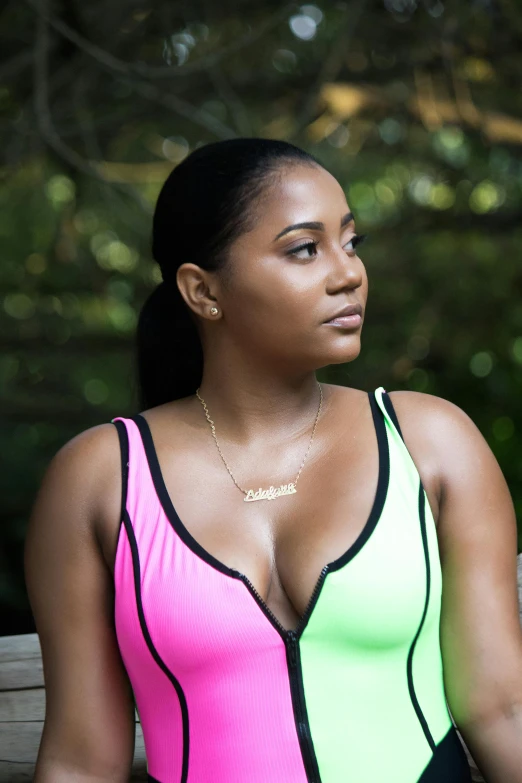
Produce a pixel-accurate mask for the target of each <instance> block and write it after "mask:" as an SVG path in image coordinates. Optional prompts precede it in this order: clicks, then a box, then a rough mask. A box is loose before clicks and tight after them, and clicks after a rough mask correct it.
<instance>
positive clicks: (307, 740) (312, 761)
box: [286, 631, 321, 783]
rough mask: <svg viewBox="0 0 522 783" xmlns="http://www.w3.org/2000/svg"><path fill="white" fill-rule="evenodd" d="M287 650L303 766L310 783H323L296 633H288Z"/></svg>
mask: <svg viewBox="0 0 522 783" xmlns="http://www.w3.org/2000/svg"><path fill="white" fill-rule="evenodd" d="M286 649H287V660H288V670H289V677H290V691H291V694H292V704H293V708H294V718H295V726H296V729H297V737H298V739H299V746H300V748H301V755H302V758H303V765H304V768H305V772H306V779H307V781H308V783H321V777H320V775H319V767H318V765H317V759H316V756H315V751H314V746H313V743H312V737H311V734H310V724H309V722H308V716H307V714H306V706H305V702H304V689H303V675H302V672H301V665H300V663H301V658H300V654H299V640H298V638H297V636H296V633H295V631H288V632H287V635H286Z"/></svg>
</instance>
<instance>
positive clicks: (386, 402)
mask: <svg viewBox="0 0 522 783" xmlns="http://www.w3.org/2000/svg"><path fill="white" fill-rule="evenodd" d="M382 392H383V393H382V401H383V403H384V407H385V408H386V410H387V411H388V415H389V417H390V419H391V420H392V421H393V423H394V424H395V427H396V429H397V432H398V433H399V435H400V436H401V438H402V440H403V441H404V437H403V434H402V430H401V427H400V424H399V419H398V418H397V414H396V413H395V408H394V407H393V404H392V401H391V399H390V396H389V394H388V392H387V391H386V389H383V390H382Z"/></svg>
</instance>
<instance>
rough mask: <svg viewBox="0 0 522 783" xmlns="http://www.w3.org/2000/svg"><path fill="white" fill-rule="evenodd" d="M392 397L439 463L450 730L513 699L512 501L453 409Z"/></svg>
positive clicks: (519, 694) (516, 624)
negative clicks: (410, 412) (419, 426)
mask: <svg viewBox="0 0 522 783" xmlns="http://www.w3.org/2000/svg"><path fill="white" fill-rule="evenodd" d="M396 397H398V398H401V399H397V404H396V408H397V410H398V416H399V418H401V414H400V409H401V408H402V407H403V408H404V412H405V413H406V408H407V407H408V406H411V407H412V408H413V409H414V411H415V413H414V416H415V417H418V419H419V421H420V418H421V417H422V422H423V424H422V433H421V435H418V434H417V435H415V438H418V437H423V438H424V439H425V440H426V439H427V441H428V443H429V447H430V448H431V450H432V453H434V454H435V455H436V462H437V464H438V466H439V473H440V475H439V486H440V496H439V510H438V525H437V534H438V540H439V551H440V556H441V567H442V608H441V628H440V639H441V649H442V657H443V667H444V683H445V690H446V698H447V701H448V705H449V708H450V710H451V713H452V716H453V718H454V719H455V722H456V723H457V725H458V726H459V727H466V726H469V725H470V724H473V723H475V722H483V721H486V722H487V721H489V720H491V719H494V718H497V717H499V716H501V715H503V714H508V713H509V711H510V709H511V707H512V705H514V704H522V631H521V628H520V620H519V606H518V593H517V566H516V559H517V526H516V517H515V511H514V507H513V502H512V499H511V495H510V492H509V489H508V486H507V484H506V480H505V478H504V476H503V474H502V471H501V469H500V466H499V464H498V462H497V460H496V458H495V456H494V454H493V452H492V451H491V449H490V448H489V446H488V444H487V442H486V441H485V439H484V437H483V436H482V434H481V433H480V431H479V429H478V428H477V427H476V425H475V424H474V422H473V421H472V420H471V419H470V417H469V416H468V415H467V414H466V413H465V412H464V411H463V410H462V409H461V408H459V407H458V406H456V405H454V404H453V403H451V402H449V401H448V400H444V399H442V398H440V397H435V396H432V395H428V394H421V393H418V392H395V393H394V396H393V402H394V404H395V403H396ZM406 418H407V417H406V416H403V417H402V419H403V420H406ZM406 439H407V438H406V435H405V440H406Z"/></svg>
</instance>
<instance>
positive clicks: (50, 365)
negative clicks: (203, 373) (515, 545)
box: [0, 0, 522, 634]
mask: <svg viewBox="0 0 522 783" xmlns="http://www.w3.org/2000/svg"><path fill="white" fill-rule="evenodd" d="M0 25H1V28H0V29H1V31H2V38H3V46H2V53H1V55H0V85H1V86H0V106H1V109H2V113H3V122H2V124H1V142H2V143H1V147H0V156H1V159H2V181H1V187H0V199H1V210H0V236H1V242H2V251H1V267H0V269H1V275H0V346H1V352H0V400H1V408H2V418H1V421H0V427H1V429H0V438H1V441H0V443H1V451H0V454H1V455H2V458H3V465H4V467H3V469H2V471H1V474H0V483H1V484H0V488H1V495H2V499H3V503H2V510H1V528H0V547H1V549H0V551H1V554H0V569H1V577H0V604H1V606H0V611H1V612H2V617H3V618H4V619H3V622H2V629H1V631H0V632H1V633H2V634H10V633H25V632H32V631H33V630H34V625H33V621H32V618H31V613H30V609H29V605H28V602H27V597H26V593H25V588H24V579H23V559H22V553H23V540H24V535H25V529H26V524H27V518H28V514H29V511H30V507H31V504H32V502H33V500H34V496H35V493H36V490H37V487H38V485H39V482H40V480H41V477H42V474H43V472H44V470H45V468H46V466H47V464H48V462H49V461H50V459H51V458H52V456H53V455H54V453H55V452H56V451H57V450H58V449H59V448H60V446H61V445H62V444H63V443H65V442H66V441H67V440H69V439H70V438H72V437H73V436H74V435H76V434H77V433H78V432H80V431H82V430H84V429H86V428H88V427H90V426H93V425H95V424H98V423H101V422H107V421H110V419H111V418H112V417H113V416H116V415H132V414H133V413H135V412H136V411H137V403H136V389H135V381H134V363H133V335H134V330H135V326H136V320H137V313H138V311H139V308H140V306H141V304H142V302H143V301H144V299H145V297H146V296H147V295H148V293H149V291H150V290H151V288H152V287H153V286H155V285H156V284H157V283H158V282H159V281H160V279H161V278H160V276H159V270H158V269H157V267H156V265H155V264H154V262H153V261H152V259H151V255H150V233H151V217H152V212H153V208H154V203H155V199H156V197H157V194H158V192H159V189H160V187H161V185H162V183H163V181H164V179H165V178H166V176H167V174H168V173H169V171H170V170H171V169H172V167H173V166H175V165H176V164H177V163H178V162H179V161H181V160H182V159H183V158H184V156H185V155H187V153H188V152H189V151H191V150H192V149H194V148H195V147H197V146H199V145H201V144H205V143H208V142H210V141H214V140H217V139H226V138H231V137H234V136H266V137H272V138H281V139H288V140H289V141H293V142H294V143H296V144H298V145H300V146H302V147H304V148H306V149H309V150H310V151H311V152H312V153H313V154H315V155H316V156H317V157H318V158H319V159H320V160H321V161H322V162H324V164H325V165H326V167H327V168H328V169H329V170H330V171H332V172H333V173H334V174H335V176H337V178H338V179H339V181H340V182H341V184H342V186H343V188H344V189H345V192H346V194H347V199H348V203H349V204H350V206H351V208H352V209H353V211H354V213H355V215H356V220H357V227H358V230H362V231H368V233H369V234H370V238H369V240H368V242H367V243H366V244H365V245H364V249H363V251H362V252H361V255H362V257H363V260H364V262H365V264H366V267H367V271H368V276H369V282H370V291H369V299H368V309H367V315H366V319H365V326H364V330H363V349H362V352H361V354H360V356H359V357H358V359H357V360H356V361H355V362H353V363H351V364H349V365H343V366H341V367H332V368H328V369H326V370H324V371H321V374H320V375H321V377H322V379H324V380H329V381H331V382H335V383H343V384H348V385H353V386H356V387H358V388H361V389H365V390H372V389H374V388H376V387H377V386H379V385H383V386H384V387H385V388H386V389H388V390H391V389H414V390H417V391H421V392H426V393H429V394H436V395H438V396H441V397H444V398H447V399H449V400H451V401H452V402H454V403H455V404H457V405H459V406H460V407H462V408H463V409H464V410H465V411H466V412H467V413H468V414H469V415H470V416H471V418H472V419H473V420H474V421H475V423H476V424H477V426H478V427H479V428H480V430H481V432H482V433H483V435H484V436H485V438H486V439H487V441H488V443H489V444H490V446H491V448H492V450H493V452H494V453H495V455H496V457H497V459H498V461H499V463H500V465H501V468H502V470H503V472H504V475H505V477H506V479H507V481H508V484H509V487H510V490H511V493H512V496H513V500H514V503H515V507H516V510H517V518H518V519H519V523H520V519H521V518H522V407H521V405H520V400H519V394H520V390H521V384H522V301H521V299H520V295H521V293H522V269H521V264H520V260H521V259H520V247H521V244H522V160H521V154H520V153H521V145H522V92H521V89H520V85H521V83H522V55H521V52H522V7H521V6H520V5H519V4H518V3H517V2H516V0H468V2H466V3H450V2H448V1H447V0H350V1H349V2H323V1H322V0H321V2H319V0H318V2H314V3H309V4H304V5H300V4H296V3H288V4H286V3H282V2H274V0H265V1H264V2H257V3H255V2H246V0H234V2H229V0H220V2H219V3H211V2H210V0H192V2H190V3H188V2H184V1H183V0H156V1H155V2H152V0H105V2H100V0H91V2H89V3H81V2H80V1H79V0H67V2H65V0H55V2H51V1H50V0H24V2H20V0H11V1H10V2H9V1H8V2H4V4H3V6H2V10H1V11H0ZM176 230H179V227H177V228H176V227H173V237H172V242H173V251H175V246H176V235H175V231H176ZM173 361H175V357H173ZM493 522H494V521H493ZM519 530H522V526H521V525H520V524H519ZM520 549H522V536H521V537H520V539H519V550H520Z"/></svg>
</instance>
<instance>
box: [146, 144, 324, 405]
mask: <svg viewBox="0 0 522 783" xmlns="http://www.w3.org/2000/svg"><path fill="white" fill-rule="evenodd" d="M290 163H304V164H308V165H314V166H321V165H322V164H321V163H319V161H318V160H316V159H315V158H314V157H313V156H312V155H310V154H309V153H308V152H305V151H304V150H302V149H300V148H299V147H296V146H294V145H293V144H290V143H288V142H286V141H279V140H275V139H263V138H235V139H227V140H225V141H218V142H214V143H212V144H206V145H205V146H202V147H198V148H197V149H195V150H194V151H193V152H192V153H190V155H188V156H187V157H186V158H185V159H184V160H183V161H182V162H181V163H179V164H178V165H177V166H176V168H174V169H173V171H171V173H170V174H169V176H168V177H167V180H166V181H165V183H164V184H163V187H162V189H161V191H160V193H159V196H158V200H157V202H156V208H155V211H154V217H153V230H152V255H153V257H154V259H155V260H156V261H157V263H158V264H159V266H160V269H161V274H162V277H163V282H162V283H160V285H159V286H158V287H157V288H156V289H155V290H154V291H153V292H152V293H151V295H150V296H149V298H148V299H147V300H146V301H145V304H144V305H143V307H142V310H141V313H140V316H139V319H138V327H137V374H138V379H137V380H138V392H139V397H140V399H139V404H140V406H141V409H146V408H152V407H154V406H156V405H161V404H163V403H165V402H168V401H170V400H175V399H179V398H181V397H187V396H188V395H190V394H194V393H195V391H196V389H197V388H198V386H199V384H200V383H201V378H202V372H203V350H202V346H201V341H200V337H199V332H198V329H197V325H196V319H197V316H195V315H194V313H193V312H192V311H191V310H190V308H189V307H188V306H187V305H186V303H185V300H184V299H183V297H182V296H181V293H180V291H179V289H178V286H177V284H176V272H177V269H178V267H179V266H180V265H181V264H183V263H186V262H191V263H194V264H197V265H198V266H200V267H201V268H202V269H206V270H209V271H214V270H218V269H220V270H221V269H223V270H224V271H227V269H226V265H227V260H228V251H229V248H230V246H231V245H232V243H233V242H234V241H235V240H236V239H237V238H238V237H239V236H240V235H241V234H242V233H244V232H246V231H248V230H249V227H250V226H251V225H252V221H253V212H254V210H253V207H254V206H255V203H256V201H257V199H258V198H259V197H260V196H261V194H262V193H263V191H264V190H265V189H266V187H267V186H268V185H269V184H271V183H272V182H273V177H274V175H275V174H276V173H277V171H279V170H280V167H281V166H283V165H285V164H290Z"/></svg>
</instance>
